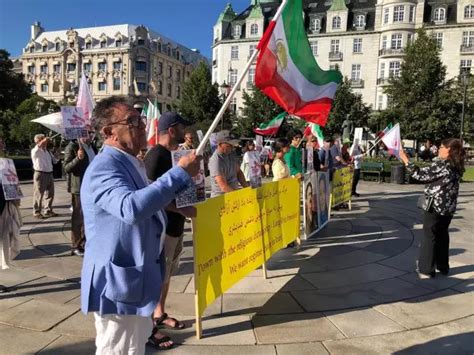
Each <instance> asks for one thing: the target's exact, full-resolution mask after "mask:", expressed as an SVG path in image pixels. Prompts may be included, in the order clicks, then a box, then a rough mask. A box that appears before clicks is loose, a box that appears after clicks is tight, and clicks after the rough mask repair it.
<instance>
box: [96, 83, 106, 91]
mask: <svg viewBox="0 0 474 355" xmlns="http://www.w3.org/2000/svg"><path fill="white" fill-rule="evenodd" d="M97 88H98V89H99V91H105V90H107V83H106V82H105V81H100V82H99V84H98V86H97Z"/></svg>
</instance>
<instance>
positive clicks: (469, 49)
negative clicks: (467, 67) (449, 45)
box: [460, 44, 474, 53]
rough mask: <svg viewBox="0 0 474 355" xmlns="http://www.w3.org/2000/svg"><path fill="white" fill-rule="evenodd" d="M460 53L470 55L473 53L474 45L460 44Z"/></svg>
mask: <svg viewBox="0 0 474 355" xmlns="http://www.w3.org/2000/svg"><path fill="white" fill-rule="evenodd" d="M460 50H461V53H472V52H474V45H471V46H470V45H465V44H462V45H461V48H460Z"/></svg>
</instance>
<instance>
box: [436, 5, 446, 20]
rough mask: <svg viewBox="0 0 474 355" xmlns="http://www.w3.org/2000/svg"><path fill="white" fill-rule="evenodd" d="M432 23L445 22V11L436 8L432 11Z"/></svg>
mask: <svg viewBox="0 0 474 355" xmlns="http://www.w3.org/2000/svg"><path fill="white" fill-rule="evenodd" d="M433 21H434V22H446V9H444V8H442V7H438V8H437V9H435V11H434V16H433Z"/></svg>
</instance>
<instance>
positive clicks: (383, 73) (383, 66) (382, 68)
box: [379, 63, 385, 79]
mask: <svg viewBox="0 0 474 355" xmlns="http://www.w3.org/2000/svg"><path fill="white" fill-rule="evenodd" d="M379 78H380V79H384V78H385V63H380V73H379Z"/></svg>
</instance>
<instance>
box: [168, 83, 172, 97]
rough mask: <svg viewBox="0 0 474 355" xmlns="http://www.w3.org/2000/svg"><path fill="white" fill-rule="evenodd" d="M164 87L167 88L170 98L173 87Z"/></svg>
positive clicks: (169, 85)
mask: <svg viewBox="0 0 474 355" xmlns="http://www.w3.org/2000/svg"><path fill="white" fill-rule="evenodd" d="M166 87H167V94H168V97H171V95H172V93H173V87H172V86H171V84H168V85H167V86H166Z"/></svg>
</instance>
